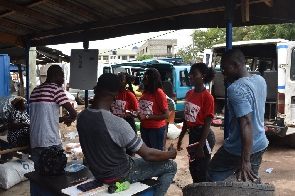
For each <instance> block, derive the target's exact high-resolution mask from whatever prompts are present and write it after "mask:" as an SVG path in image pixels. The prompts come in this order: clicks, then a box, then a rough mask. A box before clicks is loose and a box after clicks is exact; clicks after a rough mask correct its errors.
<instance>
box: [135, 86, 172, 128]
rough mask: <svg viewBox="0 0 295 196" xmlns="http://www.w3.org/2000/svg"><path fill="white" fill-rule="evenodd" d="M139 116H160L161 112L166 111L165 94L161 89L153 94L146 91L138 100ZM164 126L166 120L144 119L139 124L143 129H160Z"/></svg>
mask: <svg viewBox="0 0 295 196" xmlns="http://www.w3.org/2000/svg"><path fill="white" fill-rule="evenodd" d="M139 108H140V111H139V112H140V114H145V115H146V114H149V115H153V114H155V115H157V114H162V111H163V110H168V103H167V98H166V94H165V93H164V92H163V90H162V89H161V88H158V89H157V90H156V92H155V93H154V94H151V93H150V92H149V91H146V92H144V93H143V94H142V96H141V98H140V99H139ZM165 125H166V120H165V119H164V120H150V119H145V120H142V121H141V122H140V126H142V127H143V128H153V129H156V128H161V127H163V126H165Z"/></svg>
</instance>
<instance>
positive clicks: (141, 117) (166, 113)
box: [137, 110, 169, 120]
mask: <svg viewBox="0 0 295 196" xmlns="http://www.w3.org/2000/svg"><path fill="white" fill-rule="evenodd" d="M168 117H169V110H163V111H162V114H153V115H149V120H165V119H168ZM137 118H138V119H139V120H145V119H146V114H138V115H137Z"/></svg>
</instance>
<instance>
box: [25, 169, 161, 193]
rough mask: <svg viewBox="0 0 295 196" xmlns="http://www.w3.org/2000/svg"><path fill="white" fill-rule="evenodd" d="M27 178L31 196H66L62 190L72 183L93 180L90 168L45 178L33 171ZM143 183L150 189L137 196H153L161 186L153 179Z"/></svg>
mask: <svg viewBox="0 0 295 196" xmlns="http://www.w3.org/2000/svg"><path fill="white" fill-rule="evenodd" d="M25 177H27V178H28V179H29V180H30V192H31V196H40V195H41V196H56V195H63V196H65V195H66V194H64V193H62V192H61V190H62V189H65V188H67V187H70V186H73V185H72V184H71V182H72V181H74V180H77V179H80V178H83V177H88V178H92V177H93V175H92V173H91V172H90V171H89V169H88V168H84V169H82V170H80V171H78V172H73V173H64V174H62V175H59V176H43V175H41V174H40V173H39V172H36V171H33V172H29V173H27V174H25ZM141 183H143V184H146V185H148V186H150V187H149V188H148V189H146V190H144V191H142V192H139V193H137V194H135V195H136V196H153V192H154V191H153V188H154V187H156V186H158V185H160V184H161V182H160V181H157V180H153V179H147V180H144V181H141ZM135 195H134V196H135Z"/></svg>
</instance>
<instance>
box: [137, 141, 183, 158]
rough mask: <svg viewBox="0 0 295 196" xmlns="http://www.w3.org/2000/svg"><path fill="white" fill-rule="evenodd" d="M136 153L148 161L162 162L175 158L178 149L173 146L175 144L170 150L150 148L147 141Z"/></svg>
mask: <svg viewBox="0 0 295 196" xmlns="http://www.w3.org/2000/svg"><path fill="white" fill-rule="evenodd" d="M136 153H137V154H138V155H140V156H141V157H142V158H143V159H144V160H145V161H148V162H160V161H166V160H168V159H175V158H176V155H177V151H176V149H175V148H174V147H173V144H171V145H170V147H169V148H168V151H161V150H157V149H154V148H149V147H147V146H146V145H145V143H143V144H142V146H141V147H140V149H139V150H138V151H137V152H136Z"/></svg>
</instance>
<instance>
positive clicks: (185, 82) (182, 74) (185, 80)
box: [179, 70, 190, 86]
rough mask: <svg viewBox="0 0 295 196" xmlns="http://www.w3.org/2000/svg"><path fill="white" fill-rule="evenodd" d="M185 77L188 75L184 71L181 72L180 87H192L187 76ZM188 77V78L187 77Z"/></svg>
mask: <svg viewBox="0 0 295 196" xmlns="http://www.w3.org/2000/svg"><path fill="white" fill-rule="evenodd" d="M185 75H186V74H185V71H184V70H183V71H180V72H179V76H180V78H179V81H180V86H190V84H189V81H188V80H187V79H186V76H185ZM187 77H188V76H187Z"/></svg>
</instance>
